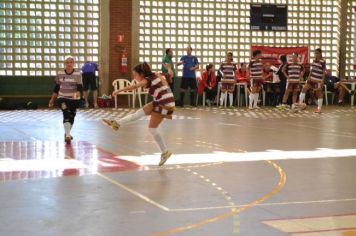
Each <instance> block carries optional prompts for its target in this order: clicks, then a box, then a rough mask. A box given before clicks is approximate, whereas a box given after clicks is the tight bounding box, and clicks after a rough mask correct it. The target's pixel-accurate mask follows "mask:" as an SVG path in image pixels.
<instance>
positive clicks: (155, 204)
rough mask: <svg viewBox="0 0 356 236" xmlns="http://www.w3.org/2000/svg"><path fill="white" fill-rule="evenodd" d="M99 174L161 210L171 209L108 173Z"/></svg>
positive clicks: (98, 174)
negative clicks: (109, 175)
mask: <svg viewBox="0 0 356 236" xmlns="http://www.w3.org/2000/svg"><path fill="white" fill-rule="evenodd" d="M96 175H97V176H100V177H101V178H103V179H105V180H107V181H108V182H110V183H112V184H114V185H115V186H117V187H120V188H122V189H124V190H126V191H128V192H129V193H131V194H133V195H134V196H136V197H138V198H141V199H142V200H144V201H145V202H147V203H150V204H151V205H154V206H156V207H158V208H160V209H161V210H164V211H169V209H168V208H167V207H165V206H163V205H161V204H159V203H157V202H155V201H153V200H151V199H150V198H148V197H146V196H145V195H143V194H141V193H139V192H136V191H135V190H133V189H131V188H129V187H127V186H126V185H123V184H121V183H119V182H118V181H116V180H114V179H112V178H110V177H108V176H106V175H103V174H100V173H96Z"/></svg>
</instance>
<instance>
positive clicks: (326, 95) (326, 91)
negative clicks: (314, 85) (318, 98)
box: [324, 84, 335, 106]
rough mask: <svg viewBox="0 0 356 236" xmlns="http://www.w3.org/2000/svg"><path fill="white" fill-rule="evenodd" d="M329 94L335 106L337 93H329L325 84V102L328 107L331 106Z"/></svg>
mask: <svg viewBox="0 0 356 236" xmlns="http://www.w3.org/2000/svg"><path fill="white" fill-rule="evenodd" d="M328 94H331V104H333V102H334V98H335V93H333V92H330V91H328V89H327V87H326V85H325V84H324V96H325V99H324V100H325V105H326V106H328V105H329V101H328Z"/></svg>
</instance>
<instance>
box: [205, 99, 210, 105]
mask: <svg viewBox="0 0 356 236" xmlns="http://www.w3.org/2000/svg"><path fill="white" fill-rule="evenodd" d="M205 103H206V104H207V105H208V106H209V107H211V101H210V100H209V99H207V100H206V102H205Z"/></svg>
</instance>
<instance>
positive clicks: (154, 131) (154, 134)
mask: <svg viewBox="0 0 356 236" xmlns="http://www.w3.org/2000/svg"><path fill="white" fill-rule="evenodd" d="M148 131H149V132H150V133H151V135H152V137H153V139H154V140H155V141H156V144H157V146H158V148H159V150H160V151H161V153H164V152H165V151H167V146H166V143H165V142H164V140H163V137H162V135H161V134H160V132H159V131H158V130H157V128H149V129H148Z"/></svg>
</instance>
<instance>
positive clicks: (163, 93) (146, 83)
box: [103, 62, 175, 166]
mask: <svg viewBox="0 0 356 236" xmlns="http://www.w3.org/2000/svg"><path fill="white" fill-rule="evenodd" d="M165 66H166V69H167V71H168V73H166V74H165V76H167V77H168V76H169V78H166V77H165V76H164V75H163V74H160V73H153V72H152V71H151V68H150V66H149V65H148V64H147V63H146V62H144V63H140V64H138V65H136V66H135V67H134V69H133V78H134V79H135V80H136V81H137V83H134V84H132V85H130V86H128V87H125V88H122V89H119V90H117V91H114V92H113V93H112V95H113V96H116V95H117V94H118V93H120V92H124V91H132V90H135V89H137V88H140V87H144V88H148V92H149V94H150V95H152V97H153V102H150V103H148V104H146V105H145V106H144V107H143V108H142V109H140V110H138V111H136V112H135V113H133V114H130V115H128V116H125V117H123V118H121V119H120V120H117V121H116V120H107V119H103V123H104V124H105V125H108V126H110V127H111V128H112V129H113V130H115V131H116V130H118V129H119V127H120V126H121V125H124V124H126V123H128V122H132V121H136V120H138V119H140V118H142V117H144V116H149V115H150V116H151V117H150V122H149V125H148V128H149V132H150V133H151V135H152V137H153V138H154V140H155V141H156V144H157V146H158V147H159V149H160V151H161V153H162V154H161V161H160V162H159V165H160V166H161V165H163V164H164V163H165V162H166V161H167V159H168V158H169V157H170V156H171V155H172V152H171V151H170V150H168V148H167V146H166V143H165V141H164V140H163V137H162V135H161V134H160V132H159V131H158V126H159V125H160V124H161V122H162V121H163V119H164V118H167V119H172V114H173V111H174V110H175V102H174V101H175V100H174V96H173V93H172V90H171V88H170V87H169V84H168V82H167V79H171V78H172V77H173V71H172V70H171V68H170V65H169V64H165Z"/></svg>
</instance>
